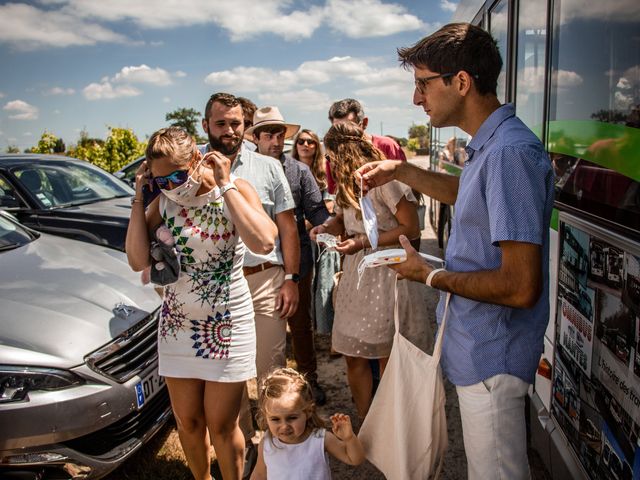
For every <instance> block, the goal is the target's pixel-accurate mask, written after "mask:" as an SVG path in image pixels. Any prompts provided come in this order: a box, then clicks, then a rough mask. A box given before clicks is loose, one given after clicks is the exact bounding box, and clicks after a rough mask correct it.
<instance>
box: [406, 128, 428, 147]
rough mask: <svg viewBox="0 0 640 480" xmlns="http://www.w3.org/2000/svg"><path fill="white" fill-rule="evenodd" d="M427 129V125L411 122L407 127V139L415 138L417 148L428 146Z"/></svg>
mask: <svg viewBox="0 0 640 480" xmlns="http://www.w3.org/2000/svg"><path fill="white" fill-rule="evenodd" d="M429 131H430V129H429V125H416V124H415V123H413V124H411V126H410V127H409V139H410V140H411V139H412V138H416V139H418V143H419V145H420V147H419V148H427V147H428V146H429V136H430V134H429Z"/></svg>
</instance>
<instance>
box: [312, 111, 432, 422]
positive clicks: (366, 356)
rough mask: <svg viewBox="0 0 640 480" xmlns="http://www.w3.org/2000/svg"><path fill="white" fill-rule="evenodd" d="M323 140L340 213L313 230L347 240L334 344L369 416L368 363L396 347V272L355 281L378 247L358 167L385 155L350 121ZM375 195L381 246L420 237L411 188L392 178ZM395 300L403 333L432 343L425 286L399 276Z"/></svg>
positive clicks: (375, 272)
mask: <svg viewBox="0 0 640 480" xmlns="http://www.w3.org/2000/svg"><path fill="white" fill-rule="evenodd" d="M324 145H325V149H326V151H327V154H328V156H329V159H330V162H331V173H332V176H333V178H334V179H335V181H336V183H337V185H338V190H337V196H336V216H335V217H333V218H332V219H331V220H329V221H328V222H327V223H326V224H325V226H319V227H316V228H314V229H313V230H312V234H313V235H314V236H315V235H317V234H318V233H322V232H327V233H331V234H334V235H341V236H342V238H346V239H344V240H343V241H342V242H340V243H339V244H338V247H337V251H339V252H340V253H343V254H344V255H345V257H344V260H343V264H342V266H343V275H342V278H341V280H340V284H339V286H338V291H337V295H336V304H335V317H334V323H333V332H332V346H333V348H334V349H335V350H336V351H337V352H340V353H342V354H343V355H344V357H345V359H346V362H347V378H348V381H349V386H350V388H351V393H352V395H353V399H354V401H355V404H356V408H357V410H358V414H359V415H360V417H361V418H364V417H365V415H366V413H367V411H368V409H369V405H370V403H371V395H372V393H371V392H372V381H373V380H372V374H371V368H370V367H369V361H370V360H377V361H378V362H379V366H380V372H381V374H382V373H383V371H384V367H385V366H386V363H387V360H388V357H389V353H390V352H391V345H392V343H393V331H394V326H393V325H394V322H393V314H394V313H393V312H394V293H393V292H394V284H395V280H396V279H395V277H396V274H395V272H393V271H392V270H391V269H389V268H371V269H367V270H366V271H365V273H364V275H363V277H362V280H361V282H360V286H359V287H358V286H357V284H358V274H357V265H358V263H359V262H360V260H361V259H362V258H363V256H364V255H367V254H369V253H372V252H373V251H374V250H373V249H372V248H371V245H370V243H369V240H368V238H367V236H366V235H365V229H364V224H363V221H362V212H361V211H360V205H359V202H358V199H359V197H360V195H361V192H360V186H359V184H357V182H356V181H355V177H354V173H355V171H356V170H357V169H358V168H360V167H361V166H362V165H364V164H365V163H367V162H371V161H377V160H381V159H383V158H384V156H383V155H382V153H381V152H380V150H378V149H377V148H376V147H375V146H373V144H371V143H370V142H369V141H367V139H366V137H365V135H364V130H363V129H362V128H361V127H360V126H358V125H356V124H355V123H352V122H344V123H337V124H335V125H334V126H333V127H331V129H330V130H329V131H328V132H327V134H326V135H325V137H324ZM370 198H371V200H372V203H373V206H374V209H375V212H376V217H377V221H378V236H379V240H378V249H385V248H398V247H399V241H398V237H399V236H400V235H405V236H406V237H407V238H409V239H416V238H418V237H419V236H420V231H419V228H418V215H417V211H416V203H417V202H416V199H415V197H414V195H413V193H412V192H411V189H410V188H409V187H407V186H406V185H404V184H402V183H400V182H395V181H394V182H390V183H388V184H386V185H384V186H383V187H381V188H379V189H374V190H373V191H372V192H371V193H370ZM398 302H399V305H400V323H401V330H405V331H403V333H405V334H406V330H407V329H408V330H410V332H409V333H408V334H406V336H407V337H408V338H410V339H411V340H412V341H413V340H414V339H416V340H418V339H421V341H420V342H419V343H420V345H419V346H420V347H421V348H424V349H426V348H429V345H430V343H431V342H432V340H431V332H430V329H429V327H428V324H427V320H426V316H425V302H426V287H425V286H424V285H418V284H417V283H415V282H408V281H405V280H400V281H398ZM416 328H417V330H419V331H420V333H417V332H416Z"/></svg>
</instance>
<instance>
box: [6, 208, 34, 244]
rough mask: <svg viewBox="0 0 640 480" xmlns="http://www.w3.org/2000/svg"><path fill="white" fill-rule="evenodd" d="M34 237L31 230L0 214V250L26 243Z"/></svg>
mask: <svg viewBox="0 0 640 480" xmlns="http://www.w3.org/2000/svg"><path fill="white" fill-rule="evenodd" d="M34 238H35V235H33V234H32V233H31V232H29V231H28V230H26V229H25V228H23V227H22V226H20V225H19V224H18V223H16V222H14V221H12V220H9V219H8V218H7V217H5V214H0V252H2V251H5V250H13V249H14V248H18V247H21V246H23V245H26V244H27V243H30V242H31V241H32V240H33V239H34Z"/></svg>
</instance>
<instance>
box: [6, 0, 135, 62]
mask: <svg viewBox="0 0 640 480" xmlns="http://www.w3.org/2000/svg"><path fill="white" fill-rule="evenodd" d="M125 41H126V37H125V36H123V35H120V34H118V33H116V32H113V31H111V30H109V29H108V28H105V27H103V26H101V25H99V24H98V23H95V22H92V21H87V20H85V19H82V18H78V17H77V16H75V15H74V14H73V13H72V12H71V11H66V10H65V9H62V10H53V9H47V10H40V9H38V8H36V7H33V6H30V5H26V4H22V3H9V4H6V5H0V43H9V44H11V45H12V46H14V47H15V48H17V49H21V50H30V49H35V48H41V47H69V46H72V45H95V44H96V43H98V42H113V43H123V42H125Z"/></svg>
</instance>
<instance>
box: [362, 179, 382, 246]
mask: <svg viewBox="0 0 640 480" xmlns="http://www.w3.org/2000/svg"><path fill="white" fill-rule="evenodd" d="M360 195H362V179H361V180H360ZM360 211H361V212H362V222H363V223H364V231H365V233H366V234H367V238H368V239H369V243H370V244H371V248H373V249H375V248H378V217H377V216H376V211H375V209H374V208H373V202H372V201H371V198H369V195H366V196H364V197H362V196H361V197H360Z"/></svg>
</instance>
